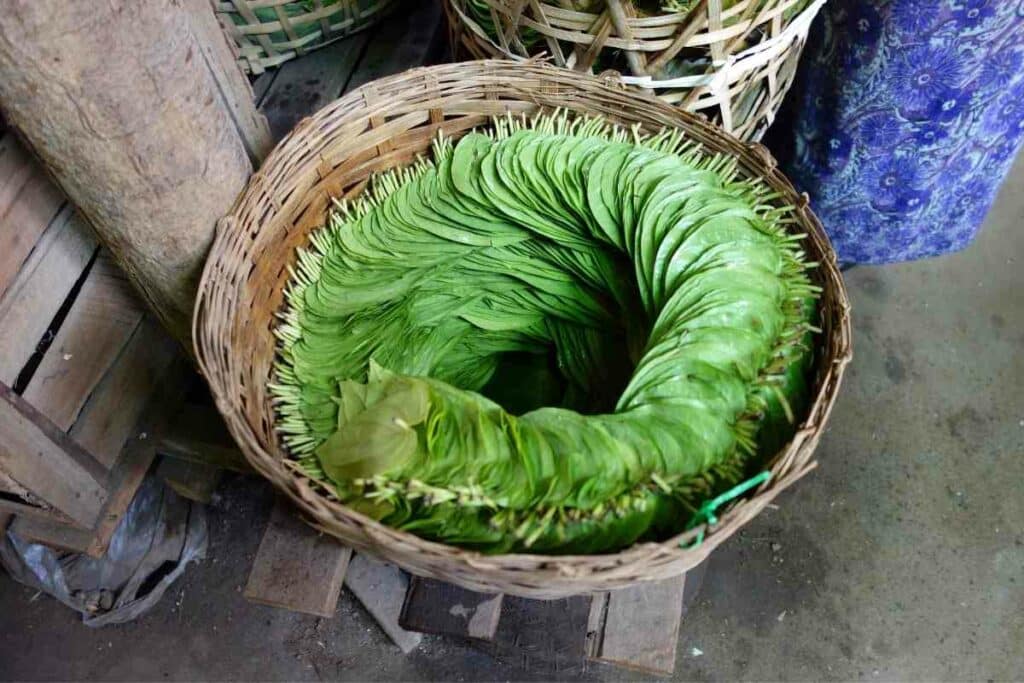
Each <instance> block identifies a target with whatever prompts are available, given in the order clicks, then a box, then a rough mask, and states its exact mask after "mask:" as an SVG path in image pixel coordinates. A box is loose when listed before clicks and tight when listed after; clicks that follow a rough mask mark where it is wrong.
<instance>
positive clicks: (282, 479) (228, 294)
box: [193, 60, 852, 597]
mask: <svg viewBox="0 0 1024 683" xmlns="http://www.w3.org/2000/svg"><path fill="white" fill-rule="evenodd" d="M502 73H505V74H507V75H508V76H511V75H512V74H518V75H524V74H525V75H529V76H532V77H538V78H542V79H550V80H552V81H553V82H557V83H560V84H562V86H563V87H568V88H573V87H579V86H578V85H577V83H578V82H581V80H582V81H583V82H585V84H586V86H587V88H589V89H590V90H592V91H594V92H596V93H598V94H601V95H604V96H609V97H610V96H611V95H612V94H616V93H617V94H619V95H620V96H621V94H622V93H623V90H622V88H621V86H616V85H613V84H610V83H608V82H607V81H606V80H603V79H600V78H597V77H594V76H589V75H583V74H578V73H575V74H574V73H570V72H567V71H565V70H564V69H559V68H558V67H554V66H550V65H546V64H540V63H536V62H529V63H526V64H522V63H515V62H510V61H504V60H489V61H478V62H464V63H455V64H444V65H438V66H433V67H421V68H418V69H413V70H411V71H408V72H405V73H403V74H398V75H395V76H390V77H387V78H385V79H381V80H380V81H375V82H371V83H368V84H366V85H364V86H362V87H360V88H358V89H356V90H354V91H352V92H351V93H348V94H346V95H345V96H344V97H342V98H340V99H338V100H335V101H334V102H333V103H331V104H328V105H327V106H326V107H324V108H323V109H321V110H320V111H318V112H317V113H316V114H314V115H313V116H312V117H310V118H308V119H305V120H304V121H303V122H302V123H300V125H299V126H298V127H297V128H296V129H295V130H294V131H292V132H291V133H290V134H289V135H288V136H286V137H285V138H284V139H283V140H282V141H281V142H280V143H279V144H278V146H277V147H276V148H275V150H274V151H273V152H272V153H271V154H270V156H269V157H268V158H267V160H266V161H265V163H264V165H263V167H262V168H261V169H260V170H259V172H257V173H256V174H255V175H254V176H253V178H252V179H251V180H250V182H249V184H248V185H247V187H246V189H245V191H243V193H242V194H241V195H240V196H239V198H238V199H237V200H236V203H235V205H234V207H232V210H231V212H230V213H229V214H228V215H227V216H225V217H224V218H223V219H221V221H220V222H219V223H218V230H217V236H216V239H215V241H214V245H213V247H212V249H211V252H210V256H209V258H208V260H207V262H206V265H205V267H204V270H203V275H202V278H201V281H200V285H199V292H198V295H197V298H196V304H195V309H194V316H193V344H194V348H195V354H196V357H197V359H198V362H199V366H200V370H201V372H202V374H203V376H204V377H205V378H206V379H207V381H208V383H209V384H210V389H211V392H212V393H213V396H214V399H215V402H216V405H217V408H218V410H219V411H220V412H221V414H222V415H223V416H224V419H225V422H226V424H227V426H228V429H229V431H230V432H231V434H232V436H233V437H234V438H235V440H236V441H238V443H239V445H240V446H241V449H242V451H243V453H244V455H245V457H246V460H247V461H248V462H249V463H250V464H251V465H252V466H253V467H254V469H256V470H257V471H258V472H260V473H261V474H262V475H263V476H265V477H267V478H268V479H270V480H271V481H272V482H273V483H275V484H276V485H277V486H278V488H283V489H284V490H285V492H286V493H287V494H288V496H289V497H290V498H291V499H292V501H293V502H294V503H296V504H297V505H298V506H299V508H300V510H302V512H304V513H305V515H306V516H307V517H311V518H312V521H311V523H312V525H313V526H315V527H317V528H319V529H321V530H323V531H326V532H328V533H331V534H332V535H334V536H336V537H339V538H341V539H342V540H343V541H344V542H346V543H347V544H348V545H351V546H353V547H355V548H356V549H357V550H360V551H363V552H369V553H370V554H374V555H378V556H383V557H384V558H386V559H389V560H391V561H395V562H396V563H398V564H400V565H402V566H404V567H406V568H407V569H409V570H410V571H412V572H414V573H417V574H424V575H428V576H434V577H435V578H440V579H444V580H448V581H451V582H454V583H457V584H460V585H463V586H465V587H467V588H470V589H475V590H481V589H482V590H491V591H494V590H499V591H502V592H508V593H511V594H518V595H523V596H526V597H559V596H564V595H570V594H574V593H580V592H591V591H596V590H607V589H608V587H609V585H610V584H614V586H613V587H621V586H625V585H629V584H631V583H636V582H637V581H639V580H646V578H663V577H664V576H668V575H673V574H678V573H681V572H683V571H686V570H687V569H689V568H691V567H692V566H695V565H696V564H698V563H699V562H700V561H702V560H703V559H704V558H705V557H706V556H707V554H709V553H710V552H711V550H713V549H714V548H715V547H717V545H719V544H720V543H722V542H724V541H725V540H726V539H727V538H728V537H729V536H730V535H731V534H732V533H734V532H735V531H736V530H737V529H738V528H739V527H740V526H742V525H743V524H745V523H746V521H748V520H749V519H751V518H753V517H754V516H755V515H756V514H758V513H759V512H760V511H761V510H762V509H763V508H764V507H765V506H766V505H768V503H769V502H771V500H773V499H774V498H775V497H776V496H777V495H778V494H779V493H781V492H782V491H783V490H785V489H786V488H788V487H789V486H790V485H792V484H793V483H794V482H796V481H797V480H798V479H800V478H801V477H802V476H804V475H805V474H807V472H809V471H810V470H812V469H813V468H814V467H815V466H816V465H817V462H816V461H815V460H814V459H813V448H814V446H815V445H816V443H817V440H818V438H819V437H820V434H821V432H822V430H823V428H824V425H825V423H826V421H827V417H828V414H829V413H830V411H831V408H832V405H833V403H834V401H835V397H836V394H837V392H838V388H839V385H840V384H841V380H842V375H843V371H844V369H845V367H846V365H847V364H848V363H849V361H850V358H851V355H852V350H851V330H850V319H849V301H848V298H847V296H846V291H845V286H844V284H843V281H842V277H841V275H840V274H839V271H838V266H837V264H836V259H835V253H834V251H832V250H831V244H830V242H829V241H828V237H827V235H826V234H825V233H824V230H823V228H822V226H821V223H820V222H819V221H818V219H817V217H815V216H814V214H813V212H811V211H810V209H809V208H808V206H807V200H806V195H797V194H796V191H795V190H794V189H793V188H792V185H791V184H790V183H789V181H788V180H786V179H785V178H784V176H782V175H781V173H779V172H778V170H777V169H775V166H774V160H772V159H771V156H770V154H769V153H768V152H767V150H765V149H764V148H763V147H762V146H760V145H757V144H753V145H751V144H747V143H744V142H742V141H740V140H739V139H737V138H735V137H733V136H731V135H728V134H727V133H725V132H724V131H722V130H721V129H720V128H717V127H715V126H713V125H711V124H710V123H708V122H707V121H706V120H705V119H703V118H702V117H700V116H697V115H693V114H689V113H687V112H684V111H681V110H679V109H678V108H677V107H674V106H672V105H670V104H667V103H664V102H662V101H661V100H659V99H657V98H656V97H653V96H644V95H633V94H632V93H630V96H631V97H633V98H634V99H638V100H639V101H641V102H642V103H643V104H644V106H646V107H648V108H655V109H657V110H659V113H660V114H662V115H664V116H665V117H666V118H667V119H668V120H672V121H675V122H677V123H676V124H675V125H679V126H680V127H683V128H686V129H687V133H688V134H689V135H690V136H691V137H695V138H696V139H697V141H698V142H701V143H702V144H705V145H707V144H708V143H707V142H706V141H705V140H704V138H706V139H711V140H716V141H725V143H727V144H728V146H729V147H730V149H731V150H733V151H732V152H730V153H733V154H734V156H737V157H738V158H739V159H740V161H741V167H743V168H744V169H745V172H750V170H751V168H756V169H758V170H759V171H760V173H759V175H760V176H761V177H762V178H763V179H764V180H765V182H767V183H769V184H770V185H772V186H773V187H774V188H776V189H781V190H783V191H784V192H785V194H786V195H787V196H789V197H793V198H796V199H797V202H796V203H795V205H794V206H795V208H794V213H795V215H796V216H797V217H798V219H799V223H800V228H801V229H802V230H804V231H806V232H807V233H808V234H809V235H811V236H812V237H809V238H808V239H812V238H813V239H814V240H816V241H817V242H816V244H817V243H819V242H820V245H821V249H822V251H823V253H824V254H825V255H826V258H825V259H824V260H823V262H822V263H821V264H820V266H819V268H818V271H819V276H820V278H821V280H822V282H823V283H824V284H825V285H826V286H827V288H828V290H827V291H828V294H829V296H830V298H831V299H833V300H834V305H835V307H836V310H835V311H834V317H835V321H834V324H833V326H832V328H831V334H830V335H829V339H828V340H826V341H827V342H828V343H829V344H830V348H833V347H834V348H833V350H834V354H832V357H831V359H830V363H831V365H830V366H829V367H826V368H817V371H818V381H817V383H816V391H815V396H814V400H813V404H812V407H811V408H810V409H809V412H808V418H807V419H806V420H805V421H804V422H803V423H801V425H800V426H799V428H798V429H797V431H796V433H795V434H794V436H793V438H792V439H791V440H790V441H789V442H788V443H787V447H786V448H784V449H783V450H782V451H780V454H779V455H778V456H776V458H775V459H774V460H772V461H770V464H771V469H772V471H773V472H777V473H780V474H781V476H773V477H772V479H771V480H770V481H768V482H765V483H763V484H762V485H761V486H759V487H758V488H757V489H756V490H755V491H753V492H751V493H750V494H749V495H748V496H746V497H744V498H742V499H738V500H736V501H734V502H733V503H731V504H730V505H728V507H727V508H726V509H725V510H724V511H722V512H721V513H720V514H718V523H717V524H716V525H714V526H709V525H701V526H698V527H696V528H694V529H691V530H689V531H683V532H681V533H679V534H677V535H675V536H673V537H672V538H670V539H667V540H665V541H660V542H644V543H638V544H634V545H632V546H630V547H629V548H625V549H623V550H621V551H619V552H617V553H608V554H602V555H540V554H531V553H509V554H501V555H491V554H484V553H480V552H477V551H472V550H465V549H462V548H458V547H456V546H451V545H447V544H443V543H438V542H435V541H428V540H425V539H422V538H419V537H417V536H414V535H413V534H411V533H408V532H405V531H400V530H397V529H393V528H391V527H388V526H386V525H383V524H381V523H380V522H377V521H375V520H372V519H370V518H368V517H366V516H364V515H362V514H360V513H358V512H356V511H354V510H351V509H349V508H347V507H345V506H344V505H342V504H341V503H339V502H337V501H336V500H335V501H332V500H329V499H328V498H327V497H325V496H323V495H322V494H321V493H319V492H318V491H317V490H316V486H315V484H312V483H311V480H308V478H304V477H302V476H299V475H298V474H297V473H296V472H295V471H294V470H293V469H292V468H290V467H288V466H287V465H286V464H285V460H284V459H278V457H277V456H276V455H275V454H274V453H273V452H272V451H273V448H272V447H270V446H268V445H267V444H266V443H264V441H263V440H262V437H261V435H260V433H259V430H258V428H257V427H255V426H254V424H253V423H252V422H250V419H254V418H253V416H252V411H253V410H254V408H253V406H252V405H247V404H246V397H245V396H239V395H236V394H233V393H232V392H231V391H230V390H229V389H230V386H229V384H230V381H231V379H230V377H229V374H230V372H231V360H230V357H231V355H232V353H237V350H235V351H233V350H232V348H231V344H230V340H225V339H224V335H223V334H221V330H220V329H219V327H218V325H219V324H220V323H223V322H224V321H225V320H227V321H234V320H235V319H236V316H238V315H239V314H240V313H242V312H244V310H243V309H244V307H245V303H246V302H245V301H244V300H242V298H241V297H240V296H239V290H240V289H241V287H242V286H241V284H238V283H234V285H233V286H232V283H230V282H225V271H226V269H225V268H222V267H221V265H222V264H221V261H222V259H229V258H236V257H238V255H239V248H238V246H237V245H235V244H234V243H233V241H232V240H234V239H244V237H245V233H246V231H247V230H248V231H250V232H253V231H255V233H254V234H253V239H255V236H256V234H259V233H261V232H263V231H270V229H271V225H270V224H271V223H272V222H273V220H272V219H270V218H267V217H266V216H263V219H264V220H263V222H262V223H261V224H259V225H255V226H254V225H252V222H253V221H249V222H248V223H246V216H245V215H243V210H244V209H245V208H246V207H247V206H248V205H249V204H251V203H254V202H255V203H260V202H265V201H266V200H267V195H268V193H270V192H272V189H273V188H272V187H269V186H268V184H269V183H268V178H270V177H275V176H277V177H280V175H279V174H280V173H282V172H283V171H286V170H287V169H288V168H290V167H291V166H292V165H293V157H294V156H295V155H299V156H310V155H316V154H318V153H319V150H318V147H317V145H318V144H321V143H322V142H323V138H324V135H323V128H324V126H325V125H326V124H327V122H328V121H329V120H330V118H331V117H333V116H335V115H337V114H338V113H339V112H342V111H343V110H344V109H345V108H346V107H349V108H352V107H355V108H357V109H358V108H360V107H361V108H362V109H363V110H364V111H365V110H366V109H368V108H369V106H370V105H369V103H370V102H374V103H379V99H380V96H379V89H380V88H381V86H382V85H388V84H392V85H394V84H397V83H400V82H402V81H403V79H406V80H408V79H412V78H422V79H423V80H424V81H426V82H427V83H436V82H439V80H440V78H439V74H446V75H448V76H449V77H451V76H453V75H455V74H457V75H466V76H471V75H474V74H475V75H481V74H487V75H489V76H491V77H495V78H496V79H497V80H498V81H500V77H501V74H502ZM570 111H571V109H570ZM310 138H313V139H315V140H311V139H310ZM321 158H322V157H321ZM271 201H273V200H271ZM276 206H277V208H278V210H279V212H280V207H281V202H280V201H279V200H278V201H277V203H276ZM253 263H254V265H255V262H253ZM268 332H269V330H268ZM274 348H275V352H276V348H277V347H276V344H275V346H274ZM822 361H823V359H820V358H819V359H818V361H817V363H822ZM267 380H269V377H266V378H264V379H263V381H264V382H266V381H267ZM247 409H248V410H247ZM812 417H814V418H816V419H817V423H815V424H809V423H810V422H811V419H812ZM274 438H275V439H278V440H279V437H277V436H276V435H275V437H274ZM276 446H277V447H278V449H279V450H280V443H279V441H278V443H277V444H276ZM280 452H282V453H283V452H284V451H283V450H280ZM797 453H802V454H803V455H804V456H806V457H805V459H804V460H803V461H802V462H799V463H797V464H794V462H795V461H794V458H795V457H796V454H797ZM328 512H329V513H330V514H327V513H328ZM336 520H342V521H345V522H346V523H351V524H354V525H356V526H358V527H359V528H360V529H361V530H364V533H363V535H362V536H359V535H358V534H355V535H352V534H351V533H350V532H349V531H348V530H345V531H341V530H339V528H338V527H337V526H332V524H333V523H334V522H335V521H336ZM307 521H310V520H307ZM366 530H369V531H366ZM369 532H372V534H371V533H369ZM702 533H704V534H705V536H704V539H703V542H702V543H700V544H699V545H697V546H696V547H685V548H684V547H680V546H681V544H689V543H690V542H692V541H693V540H694V539H695V538H696V537H697V536H698V535H699V534H702ZM389 544H392V545H391V547H389ZM399 549H400V550H401V551H402V552H403V553H406V552H412V553H413V554H416V553H434V554H436V555H440V556H441V559H440V560H437V562H433V563H432V564H431V566H421V565H418V564H416V563H414V562H411V561H409V559H408V558H407V557H406V558H405V561H403V558H399V557H395V555H396V554H398V550H399ZM666 556H671V557H670V558H669V560H668V561H670V562H671V565H665V566H669V569H668V570H665V569H664V567H662V568H661V569H662V571H661V575H657V576H651V577H641V578H637V577H636V576H634V574H635V573H636V569H637V568H638V567H641V566H643V565H644V564H645V563H650V562H651V561H652V560H654V559H658V560H665V559H666ZM446 562H450V566H448V565H446V564H445V563H446ZM437 564H441V565H444V566H441V567H438V566H434V565H437ZM577 565H588V566H589V568H591V569H592V568H594V567H597V569H598V571H599V572H600V579H601V580H600V581H585V580H582V579H581V577H578V576H574V574H575V573H576V572H577V570H578V569H579V567H578V566H577ZM524 571H525V572H528V573H530V577H529V578H530V581H525V582H522V583H520V582H517V581H516V580H513V578H512V577H513V576H514V577H517V578H525V577H526V574H524V573H523V572H524ZM581 571H582V570H581ZM483 572H488V573H489V574H490V576H487V577H484V576H481V574H482V573H483ZM584 573H586V572H584ZM504 574H509V576H508V577H504V576H503V575H504Z"/></svg>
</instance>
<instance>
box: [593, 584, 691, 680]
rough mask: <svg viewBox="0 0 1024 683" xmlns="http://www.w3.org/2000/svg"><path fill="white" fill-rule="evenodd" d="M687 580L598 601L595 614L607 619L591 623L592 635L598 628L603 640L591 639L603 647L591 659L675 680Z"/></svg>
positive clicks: (623, 592) (634, 588)
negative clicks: (674, 674) (665, 675)
mask: <svg viewBox="0 0 1024 683" xmlns="http://www.w3.org/2000/svg"><path fill="white" fill-rule="evenodd" d="M685 579H686V577H685V575H681V576H676V577H672V578H669V579H665V580H662V581H651V582H646V583H641V584H638V585H636V586H631V587H630V588H624V589H622V590H617V591H611V592H610V593H606V594H604V595H603V596H600V597H595V598H594V604H595V606H596V607H595V608H594V610H593V611H592V613H593V612H598V613H601V612H603V615H601V616H598V617H597V618H596V619H594V618H592V619H591V629H592V628H593V627H594V626H597V627H598V631H597V632H596V633H597V634H599V635H593V636H592V640H591V642H592V643H595V644H598V645H597V648H596V649H597V651H596V652H593V653H592V654H591V657H592V658H593V659H596V660H598V661H602V662H607V663H609V664H615V665H616V666H624V667H627V668H631V669H637V670H640V671H645V672H650V673H657V674H671V673H672V672H673V671H674V670H675V665H676V645H677V643H678V642H679V623H680V621H681V619H682V610H683V590H684V584H685ZM595 622H598V623H597V624H595ZM588 630H589V629H588ZM591 633H594V632H593V631H591Z"/></svg>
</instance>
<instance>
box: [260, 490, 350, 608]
mask: <svg viewBox="0 0 1024 683" xmlns="http://www.w3.org/2000/svg"><path fill="white" fill-rule="evenodd" d="M351 556H352V551H351V550H349V549H348V548H346V547H345V546H343V545H341V544H340V543H338V541H337V540H335V539H334V538H331V537H330V536H325V535H324V534H322V533H320V532H319V531H317V530H315V529H313V528H312V527H311V526H309V525H307V524H306V523H305V522H303V521H302V520H301V519H299V517H298V516H297V515H296V513H295V510H294V509H293V508H292V507H291V506H290V505H289V504H288V502H287V501H286V500H285V499H283V498H279V499H278V500H277V502H276V503H275V505H274V510H273V512H271V513H270V521H269V522H268V523H267V529H266V531H264V532H263V540H261V541H260V548H259V550H258V551H257V552H256V559H255V560H254V561H253V563H252V570H251V571H250V572H249V582H248V583H247V584H246V586H245V591H244V593H243V595H244V596H245V597H246V598H247V599H249V600H252V601H253V602H258V603H261V604H264V605H270V606H271V607H281V608H284V609H289V610H292V611H295V612H305V613H306V614H315V615H317V616H321V617H332V616H334V611H335V609H336V608H337V605H338V595H340V594H341V582H342V580H343V579H344V578H345V569H346V568H347V567H348V563H349V558H350V557H351Z"/></svg>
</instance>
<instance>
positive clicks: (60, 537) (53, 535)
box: [11, 515, 93, 553]
mask: <svg viewBox="0 0 1024 683" xmlns="http://www.w3.org/2000/svg"><path fill="white" fill-rule="evenodd" d="M11 531H13V532H14V533H16V534H18V536H20V537H21V538H23V539H24V540H26V541H28V542H30V543H39V544H42V545H45V546H49V547H51V548H54V549H55V550H63V551H65V552H69V553H85V552H86V551H87V550H88V549H89V545H90V544H91V543H92V539H93V531H92V529H83V528H81V527H77V526H69V525H66V524H60V523H57V522H54V521H53V520H49V519H41V518H36V517H24V516H20V515H19V516H18V517H17V518H15V520H14V522H13V523H12V524H11Z"/></svg>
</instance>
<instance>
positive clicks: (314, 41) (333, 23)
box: [214, 0, 396, 74]
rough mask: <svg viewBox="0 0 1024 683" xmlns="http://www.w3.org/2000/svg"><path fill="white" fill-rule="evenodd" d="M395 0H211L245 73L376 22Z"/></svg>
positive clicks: (260, 69)
mask: <svg viewBox="0 0 1024 683" xmlns="http://www.w3.org/2000/svg"><path fill="white" fill-rule="evenodd" d="M395 2H396V0H299V1H298V2H291V1H289V0H215V1H214V10H215V11H216V12H217V17H218V18H219V19H220V23H221V26H223V27H224V31H225V32H227V34H228V35H229V36H230V37H231V39H232V40H233V41H234V43H235V46H236V47H237V48H238V62H239V63H240V64H241V65H242V69H243V70H244V71H246V72H247V73H252V74H260V73H263V72H264V71H265V70H266V69H268V68H271V67H275V66H277V65H279V64H281V63H282V62H286V61H288V60H289V59H291V58H293V57H297V56H299V55H304V54H306V53H307V52H309V51H310V50H314V49H316V48H318V47H323V46H324V45H327V44H328V43H332V42H334V41H335V40H338V39H340V38H344V37H345V36H350V35H352V34H353V33H355V32H357V31H361V30H363V29H365V28H368V27H369V26H372V25H373V24H375V23H376V22H377V21H378V20H379V19H380V18H381V17H383V16H384V15H385V14H386V13H387V11H388V10H390V9H392V8H393V6H394V4H395Z"/></svg>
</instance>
